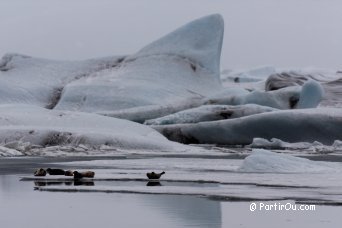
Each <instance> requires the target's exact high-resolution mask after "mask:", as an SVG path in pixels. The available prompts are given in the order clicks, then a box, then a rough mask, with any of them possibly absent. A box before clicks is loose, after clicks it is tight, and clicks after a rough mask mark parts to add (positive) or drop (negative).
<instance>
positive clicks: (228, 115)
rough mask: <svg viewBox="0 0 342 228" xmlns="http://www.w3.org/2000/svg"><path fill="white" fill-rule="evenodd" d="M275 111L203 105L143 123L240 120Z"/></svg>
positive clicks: (241, 106) (160, 123) (244, 106)
mask: <svg viewBox="0 0 342 228" xmlns="http://www.w3.org/2000/svg"><path fill="white" fill-rule="evenodd" d="M275 110H277V109H274V108H270V107H265V106H259V105H254V104H247V105H236V106H230V105H203V106H200V107H197V108H192V109H187V110H184V111H180V112H177V113H175V114H171V115H167V116H163V117H160V118H157V119H151V120H147V121H145V124H147V125H166V124H184V123H198V122H204V121H215V120H224V119H233V118H240V117H244V116H249V115H254V114H257V113H263V112H271V111H275Z"/></svg>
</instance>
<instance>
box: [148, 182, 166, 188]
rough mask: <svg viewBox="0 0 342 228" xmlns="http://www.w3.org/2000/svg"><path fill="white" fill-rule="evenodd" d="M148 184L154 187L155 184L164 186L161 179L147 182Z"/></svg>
mask: <svg viewBox="0 0 342 228" xmlns="http://www.w3.org/2000/svg"><path fill="white" fill-rule="evenodd" d="M146 186H149V187H153V186H163V185H162V184H161V183H160V181H149V182H147V184H146Z"/></svg>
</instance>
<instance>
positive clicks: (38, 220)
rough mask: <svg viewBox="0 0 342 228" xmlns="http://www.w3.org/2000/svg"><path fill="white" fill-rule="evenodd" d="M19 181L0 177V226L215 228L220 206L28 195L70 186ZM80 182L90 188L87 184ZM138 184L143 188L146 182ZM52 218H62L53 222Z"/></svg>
mask: <svg viewBox="0 0 342 228" xmlns="http://www.w3.org/2000/svg"><path fill="white" fill-rule="evenodd" d="M19 179H20V178H19V177H18V176H1V175H0V183H1V185H0V202H1V207H0V214H2V215H6V216H0V224H2V225H1V227H2V226H3V227H11V228H22V227H35V228H46V227H50V226H51V221H54V227H64V228H66V227H83V228H91V227H95V226H100V227H106V226H107V225H108V224H115V225H116V226H117V227H142V224H144V225H143V226H144V227H163V228H171V227H199V228H202V227H213V228H215V227H221V205H220V202H217V201H210V200H208V199H205V198H200V197H194V196H175V195H146V194H122V193H113V194H107V193H76V192H75V193H64V192H40V191H33V190H32V187H34V185H36V184H37V185H44V184H45V185H49V184H57V185H60V184H62V185H69V184H72V185H75V183H74V182H73V181H69V182H62V183H61V182H58V183H56V182H55V181H53V182H51V183H48V182H44V181H39V182H38V183H35V182H31V181H19ZM100 183H101V182H99V184H100ZM76 184H79V183H76ZM81 184H91V182H90V183H89V182H84V183H81ZM96 184H98V182H97V183H96ZM101 184H102V183H101ZM112 184H115V185H116V184H117V183H112ZM122 184H124V183H122ZM126 184H127V183H126ZM130 184H134V183H130ZM140 184H143V185H146V182H145V183H144V182H143V183H140ZM51 205H53V207H51ZM41 208H49V210H43V211H42V210H41ZM31 211H32V213H30V212H31ZM36 211H41V213H40V214H39V216H37V215H36V213H35V212H36ZM94 211H101V213H94ZM18 214H20V215H21V219H16V216H17V215H18ZM57 214H58V215H59V216H60V218H63V219H56V217H55V216H56V215H57ZM132 215H134V216H133V218H134V219H127V218H132ZM66 221H68V223H66ZM68 224H70V226H68ZM71 224H72V226H71Z"/></svg>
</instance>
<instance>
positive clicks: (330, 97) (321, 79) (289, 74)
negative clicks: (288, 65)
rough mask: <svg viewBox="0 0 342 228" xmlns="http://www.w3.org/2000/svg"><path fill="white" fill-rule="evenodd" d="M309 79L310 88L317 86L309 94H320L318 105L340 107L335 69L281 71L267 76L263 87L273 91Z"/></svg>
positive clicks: (341, 103)
mask: <svg viewBox="0 0 342 228" xmlns="http://www.w3.org/2000/svg"><path fill="white" fill-rule="evenodd" d="M309 81H311V83H310V84H311V87H312V88H314V87H316V88H317V89H316V90H315V93H310V94H312V95H315V94H316V95H320V96H322V98H321V99H322V102H321V103H320V106H322V107H342V102H341V101H342V98H341V93H340V91H341V75H339V74H338V73H336V72H335V71H334V72H330V71H327V70H320V69H310V70H292V71H283V72H281V73H277V74H273V75H271V76H270V77H268V78H267V80H266V82H265V89H266V91H273V90H278V89H281V88H286V87H291V86H302V85H304V84H305V83H307V82H309ZM313 82H316V85H314V83H313ZM318 84H320V87H321V88H322V89H319V88H318V87H319V85H318ZM320 91H321V94H320ZM323 91H324V93H323ZM309 96H311V95H309ZM318 98H319V96H318ZM312 100H313V99H312Z"/></svg>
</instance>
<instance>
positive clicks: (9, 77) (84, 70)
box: [0, 54, 123, 109]
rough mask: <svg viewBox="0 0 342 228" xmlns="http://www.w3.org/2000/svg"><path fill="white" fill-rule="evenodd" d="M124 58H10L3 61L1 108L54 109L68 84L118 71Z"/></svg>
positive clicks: (16, 55)
mask: <svg viewBox="0 0 342 228" xmlns="http://www.w3.org/2000/svg"><path fill="white" fill-rule="evenodd" d="M122 59H123V57H122V56H114V57H107V58H101V59H90V60H84V61H56V60H47V59H40V58H33V57H30V56H25V55H19V54H7V55H5V56H4V57H3V58H2V59H1V61H0V104H14V103H16V104H30V105H37V106H40V107H45V108H49V109H52V108H54V106H55V105H56V103H57V102H58V100H59V98H60V96H61V93H62V90H63V88H64V86H65V85H67V84H68V83H70V82H72V81H74V80H77V79H80V78H83V77H87V76H88V75H89V74H91V73H93V72H97V71H100V70H103V69H107V68H112V67H115V66H116V65H117V64H118V63H119V62H120V61H121V60H122Z"/></svg>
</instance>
